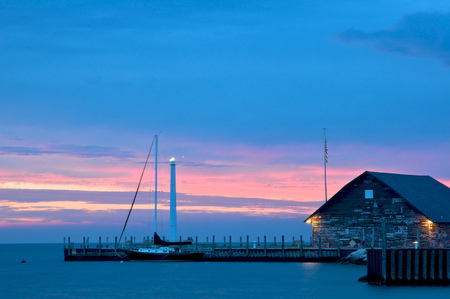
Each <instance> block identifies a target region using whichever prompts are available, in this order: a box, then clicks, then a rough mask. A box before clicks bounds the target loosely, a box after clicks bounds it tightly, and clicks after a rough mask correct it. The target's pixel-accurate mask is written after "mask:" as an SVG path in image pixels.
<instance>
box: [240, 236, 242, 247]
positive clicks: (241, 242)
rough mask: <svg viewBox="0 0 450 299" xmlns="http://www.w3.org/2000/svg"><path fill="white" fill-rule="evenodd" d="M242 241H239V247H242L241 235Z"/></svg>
mask: <svg viewBox="0 0 450 299" xmlns="http://www.w3.org/2000/svg"><path fill="white" fill-rule="evenodd" d="M239 238H240V241H239V247H242V237H239Z"/></svg>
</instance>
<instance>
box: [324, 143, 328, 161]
mask: <svg viewBox="0 0 450 299" xmlns="http://www.w3.org/2000/svg"><path fill="white" fill-rule="evenodd" d="M325 163H328V147H327V139H326V138H325Z"/></svg>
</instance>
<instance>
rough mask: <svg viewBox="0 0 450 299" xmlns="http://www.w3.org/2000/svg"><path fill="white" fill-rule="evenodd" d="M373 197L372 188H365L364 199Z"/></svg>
mask: <svg viewBox="0 0 450 299" xmlns="http://www.w3.org/2000/svg"><path fill="white" fill-rule="evenodd" d="M370 198H373V190H366V199H370Z"/></svg>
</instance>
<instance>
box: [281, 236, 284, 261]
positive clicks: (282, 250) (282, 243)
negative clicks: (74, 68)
mask: <svg viewBox="0 0 450 299" xmlns="http://www.w3.org/2000/svg"><path fill="white" fill-rule="evenodd" d="M281 254H282V256H283V257H284V235H282V236H281Z"/></svg>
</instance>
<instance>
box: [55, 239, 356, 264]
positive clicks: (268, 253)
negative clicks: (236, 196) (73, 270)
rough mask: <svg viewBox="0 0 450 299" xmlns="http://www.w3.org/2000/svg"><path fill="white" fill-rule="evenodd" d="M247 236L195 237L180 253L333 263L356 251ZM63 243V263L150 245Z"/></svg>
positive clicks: (111, 257) (115, 257)
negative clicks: (234, 238) (206, 239)
mask: <svg viewBox="0 0 450 299" xmlns="http://www.w3.org/2000/svg"><path fill="white" fill-rule="evenodd" d="M248 239H249V238H248V236H247V242H245V243H243V242H242V238H241V242H239V243H238V244H235V243H232V242H231V237H230V238H229V239H228V240H227V241H228V243H227V242H225V241H226V240H225V238H224V242H223V243H216V242H215V238H214V236H213V242H212V243H208V242H207V243H198V238H197V237H196V238H195V240H196V241H195V243H193V244H192V245H191V246H189V247H188V248H186V249H183V251H184V252H202V253H204V257H203V259H202V261H214V262H297V263H298V262H335V261H337V260H339V259H340V258H342V257H345V256H347V255H349V254H350V253H352V252H354V251H356V249H347V248H346V249H341V248H321V246H319V247H318V248H310V247H307V246H304V243H303V241H302V237H300V240H299V241H296V240H294V238H293V240H292V242H289V243H290V244H287V243H286V242H285V240H284V236H283V237H282V239H281V243H278V244H277V243H276V239H275V238H274V242H273V243H270V244H269V243H268V242H267V238H266V237H265V236H264V238H263V241H262V242H259V238H258V243H256V242H252V243H253V244H250V242H249V240H248ZM68 240H69V242H68V243H66V242H64V261H128V257H127V256H126V254H124V252H123V251H122V250H121V249H122V248H131V247H139V246H147V244H149V243H151V241H150V240H149V239H147V240H148V241H147V240H145V239H144V242H142V243H135V242H131V240H133V238H131V240H130V241H129V242H128V243H125V244H118V243H117V238H115V242H114V243H113V244H109V243H106V244H103V243H102V241H101V238H99V243H97V244H89V241H88V239H87V238H85V237H84V238H83V243H81V244H76V245H75V244H74V243H71V240H70V238H69V239H68Z"/></svg>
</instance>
